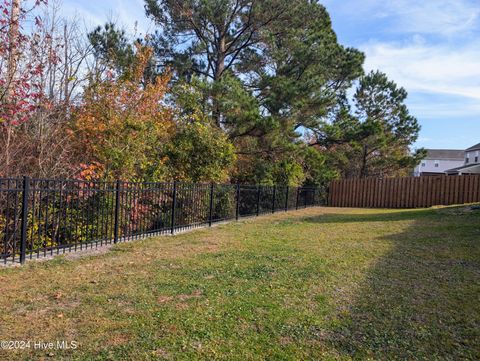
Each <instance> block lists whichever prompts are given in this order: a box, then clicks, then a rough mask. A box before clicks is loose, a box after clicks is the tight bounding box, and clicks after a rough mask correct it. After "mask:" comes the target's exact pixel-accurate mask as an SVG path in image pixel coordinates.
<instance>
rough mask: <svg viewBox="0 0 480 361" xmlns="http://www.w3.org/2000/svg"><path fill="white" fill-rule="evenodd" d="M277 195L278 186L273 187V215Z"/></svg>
mask: <svg viewBox="0 0 480 361" xmlns="http://www.w3.org/2000/svg"><path fill="white" fill-rule="evenodd" d="M276 193H277V186H273V195H272V213H275V196H276Z"/></svg>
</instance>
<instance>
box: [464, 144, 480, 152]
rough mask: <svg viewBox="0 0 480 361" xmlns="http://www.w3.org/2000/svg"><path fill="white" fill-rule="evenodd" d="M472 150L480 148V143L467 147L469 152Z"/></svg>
mask: <svg viewBox="0 0 480 361" xmlns="http://www.w3.org/2000/svg"><path fill="white" fill-rule="evenodd" d="M472 150H480V143H478V144H475V145H474V146H472V147H470V148H467V150H466V151H467V152H469V151H472Z"/></svg>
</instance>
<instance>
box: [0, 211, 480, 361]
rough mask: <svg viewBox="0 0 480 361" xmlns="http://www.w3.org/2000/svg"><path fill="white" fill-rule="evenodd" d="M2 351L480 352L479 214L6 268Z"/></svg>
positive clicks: (53, 354)
mask: <svg viewBox="0 0 480 361" xmlns="http://www.w3.org/2000/svg"><path fill="white" fill-rule="evenodd" d="M0 285H1V288H0V290H1V291H0V292H1V296H0V310H1V312H0V340H32V341H33V340H40V341H45V342H48V341H56V340H67V341H72V340H73V341H77V342H78V343H79V347H78V348H77V349H76V350H48V351H45V350H33V349H29V350H22V351H20V350H17V351H0V359H5V360H7V359H8V360H14V359H25V360H27V359H28V360H30V359H42V358H45V359H52V358H53V359H73V360H128V359H132V360H158V359H171V360H192V359H203V360H212V359H223V360H264V359H272V360H300V359H303V360H305V359H314V360H320V359H322V360H323V359H325V360H330V359H331V360H350V359H383V360H393V359H403V360H405V359H429V360H431V359H439V360H445V359H447V360H448V359H450V360H460V359H470V360H475V359H480V211H471V210H469V208H466V207H459V208H455V207H450V208H438V209H429V210H398V211H395V210H366V209H339V208H330V209H321V208H316V209H307V210H302V211H298V212H290V213H286V214H283V213H282V214H275V215H272V216H267V217H262V218H258V219H255V220H248V221H243V222H239V223H231V224H227V225H222V226H219V227H215V228H213V229H203V230H197V231H194V232H191V233H187V234H181V235H177V236H175V237H160V238H153V239H146V240H142V241H136V242H132V243H125V244H121V245H118V246H116V247H115V248H114V249H113V250H112V251H110V252H108V253H106V254H102V255H97V256H89V257H85V258H80V259H75V260H69V259H65V258H62V257H61V258H58V259H55V260H53V261H48V262H42V263H34V262H31V263H28V264H27V265H26V266H25V267H22V268H14V269H3V270H0Z"/></svg>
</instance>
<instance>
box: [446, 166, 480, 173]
mask: <svg viewBox="0 0 480 361" xmlns="http://www.w3.org/2000/svg"><path fill="white" fill-rule="evenodd" d="M478 167H480V164H469V165H462V166H461V167H456V168H452V169H447V170H446V171H445V173H458V172H459V171H462V170H466V169H468V168H478Z"/></svg>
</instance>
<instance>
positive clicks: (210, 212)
mask: <svg viewBox="0 0 480 361" xmlns="http://www.w3.org/2000/svg"><path fill="white" fill-rule="evenodd" d="M213 187H214V185H213V183H212V184H211V185H210V210H209V212H208V226H209V227H211V226H212V217H213Z"/></svg>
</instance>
